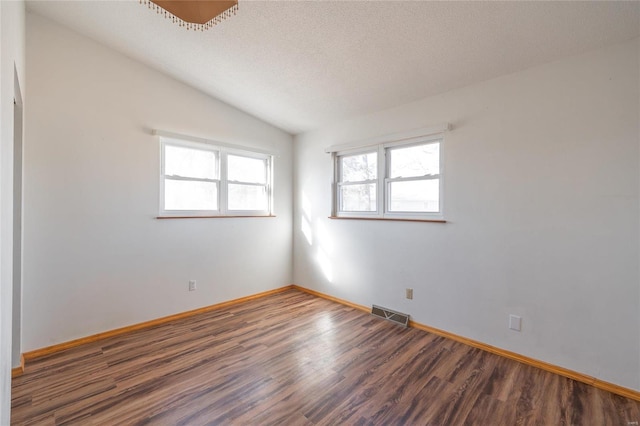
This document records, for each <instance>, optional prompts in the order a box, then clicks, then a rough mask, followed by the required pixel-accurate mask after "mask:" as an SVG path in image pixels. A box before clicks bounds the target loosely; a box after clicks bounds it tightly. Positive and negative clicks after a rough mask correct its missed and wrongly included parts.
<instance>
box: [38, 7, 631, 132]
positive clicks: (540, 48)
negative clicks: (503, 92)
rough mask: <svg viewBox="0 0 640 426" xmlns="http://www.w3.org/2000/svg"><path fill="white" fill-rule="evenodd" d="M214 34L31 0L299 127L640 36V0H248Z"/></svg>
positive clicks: (125, 12) (143, 11) (280, 123)
mask: <svg viewBox="0 0 640 426" xmlns="http://www.w3.org/2000/svg"><path fill="white" fill-rule="evenodd" d="M239 7H240V10H239V12H238V15H237V16H234V17H231V18H230V19H228V20H227V21H225V22H223V23H222V24H220V25H218V26H216V27H214V28H213V29H210V30H209V31H205V32H194V31H187V30H186V29H184V28H180V27H178V26H177V25H175V24H173V23H171V21H170V20H166V19H164V18H162V17H161V16H159V15H157V14H156V13H155V12H153V11H151V10H149V9H147V8H146V6H143V5H140V4H139V3H138V1H137V0H134V1H29V2H28V9H29V10H30V11H32V12H35V13H38V14H40V15H43V16H46V17H49V18H51V19H53V20H55V21H58V22H59V23H61V24H63V25H65V26H67V27H70V28H72V29H73V30H75V31H77V32H79V33H82V34H85V35H87V36H89V37H91V38H93V39H95V40H97V41H99V42H101V43H103V44H105V45H107V46H110V47H112V48H114V49H116V50H119V51H121V52H123V53H124V54H126V55H127V56H129V57H131V58H134V59H136V60H139V61H141V62H143V63H145V64H148V65H150V66H152V67H154V68H157V69H159V70H162V71H163V72H165V73H167V74H169V75H171V76H173V77H175V78H177V79H178V80H181V81H183V82H185V83H187V84H189V85H191V86H193V87H195V88H197V89H199V90H201V91H203V92H205V93H207V94H209V95H211V96H214V97H216V98H218V99H220V100H222V101H224V102H227V103H228V104H230V105H233V106H235V107H237V108H239V109H241V110H243V111H246V112H248V113H250V114H252V115H254V116H256V117H259V118H261V119H263V120H264V121H267V122H269V123H272V124H273V125H275V126H277V127H280V128H282V129H284V130H286V131H288V132H290V133H293V134H295V133H299V132H303V131H306V130H310V129H313V128H316V127H318V126H321V125H323V124H326V123H329V122H332V121H336V120H340V119H343V118H347V117H350V116H355V115H359V114H365V113H368V112H373V111H378V110H382V109H386V108H391V107H394V106H398V105H402V104H405V103H408V102H411V101H415V100H418V99H421V98H424V97H427V96H431V95H434V94H437V93H442V92H445V91H447V90H451V89H454V88H457V87H462V86H465V85H469V84H472V83H476V82H480V81H483V80H487V79H490V78H493V77H497V76H500V75H503V74H507V73H511V72H515V71H518V70H522V69H525V68H529V67H531V66H534V65H537V64H542V63H545V62H550V61H553V60H555V59H558V58H561V57H563V56H567V55H572V54H577V53H580V52H583V51H587V50H590V49H595V48H598V47H602V46H606V45H608V44H613V43H617V42H622V41H625V40H630V39H632V38H635V37H638V36H640V2H638V1H632V2H626V1H625V2H623V1H609V2H582V1H570V2H537V1H536V2H524V1H519V2H493V1H491V2H489V1H484V2H480V1H473V2H427V1H409V2H398V1H249V0H240V4H239Z"/></svg>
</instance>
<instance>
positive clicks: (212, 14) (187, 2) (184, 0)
mask: <svg viewBox="0 0 640 426" xmlns="http://www.w3.org/2000/svg"><path fill="white" fill-rule="evenodd" d="M140 4H146V5H147V6H148V7H149V9H153V10H155V11H156V12H157V13H158V14H159V15H164V17H165V18H168V19H171V20H172V21H173V22H174V23H176V24H178V25H179V26H181V27H185V28H186V29H188V30H200V31H204V30H208V29H209V28H211V27H213V26H214V25H216V24H219V23H220V22H222V21H224V20H225V19H227V18H228V17H230V16H232V15H235V14H236V12H237V11H238V0H140Z"/></svg>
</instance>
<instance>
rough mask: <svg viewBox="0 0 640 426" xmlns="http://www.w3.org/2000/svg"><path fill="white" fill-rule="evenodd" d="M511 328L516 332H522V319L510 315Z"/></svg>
mask: <svg viewBox="0 0 640 426" xmlns="http://www.w3.org/2000/svg"><path fill="white" fill-rule="evenodd" d="M509 328H510V329H511V330H515V331H521V330H522V317H519V316H518V315H509Z"/></svg>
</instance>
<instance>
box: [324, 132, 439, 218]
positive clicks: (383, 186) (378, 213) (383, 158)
mask: <svg viewBox="0 0 640 426" xmlns="http://www.w3.org/2000/svg"><path fill="white" fill-rule="evenodd" d="M434 143H437V144H439V157H440V158H439V165H440V170H439V173H438V174H434V175H427V176H417V177H411V178H390V177H389V176H388V175H389V170H390V157H391V156H390V155H388V154H389V151H390V150H393V149H398V148H407V147H411V146H417V145H426V144H434ZM329 152H331V153H332V156H333V170H334V173H333V210H332V216H334V217H346V218H363V219H404V220H443V219H444V209H443V207H444V178H443V177H444V161H443V159H444V134H442V133H440V134H434V135H429V136H418V137H413V138H407V139H403V140H400V141H398V140H396V141H392V142H382V143H378V144H375V145H367V146H365V147H361V148H348V149H344V150H330V151H329ZM370 152H377V160H378V161H377V162H378V170H377V180H376V181H377V182H376V183H377V198H376V210H375V211H371V212H347V211H341V210H340V206H341V199H340V197H341V191H340V187H341V186H342V185H343V183H342V182H341V181H340V178H341V174H342V171H341V170H340V167H341V166H340V165H341V161H340V160H341V158H342V157H345V156H351V155H358V154H365V153H370ZM430 179H439V200H438V207H439V211H438V212H393V211H390V209H389V206H390V202H391V200H390V197H389V194H390V185H391V183H392V182H402V181H411V180H430ZM354 183H355V182H350V184H354Z"/></svg>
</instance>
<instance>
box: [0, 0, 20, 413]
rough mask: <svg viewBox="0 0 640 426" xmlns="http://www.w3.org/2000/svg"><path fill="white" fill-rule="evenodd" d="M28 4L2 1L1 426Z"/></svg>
mask: <svg viewBox="0 0 640 426" xmlns="http://www.w3.org/2000/svg"><path fill="white" fill-rule="evenodd" d="M24 21H25V18H24V2H22V1H15V2H4V1H3V2H0V424H2V425H8V424H9V421H10V409H11V366H12V363H11V350H12V315H13V314H12V312H13V309H12V303H13V301H12V294H13V274H12V269H13V134H14V120H13V98H14V93H15V87H14V85H15V81H16V76H17V78H18V81H19V82H20V84H22V87H24V71H25V67H24V64H25V60H24V50H25V48H24V33H25V28H24Z"/></svg>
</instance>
